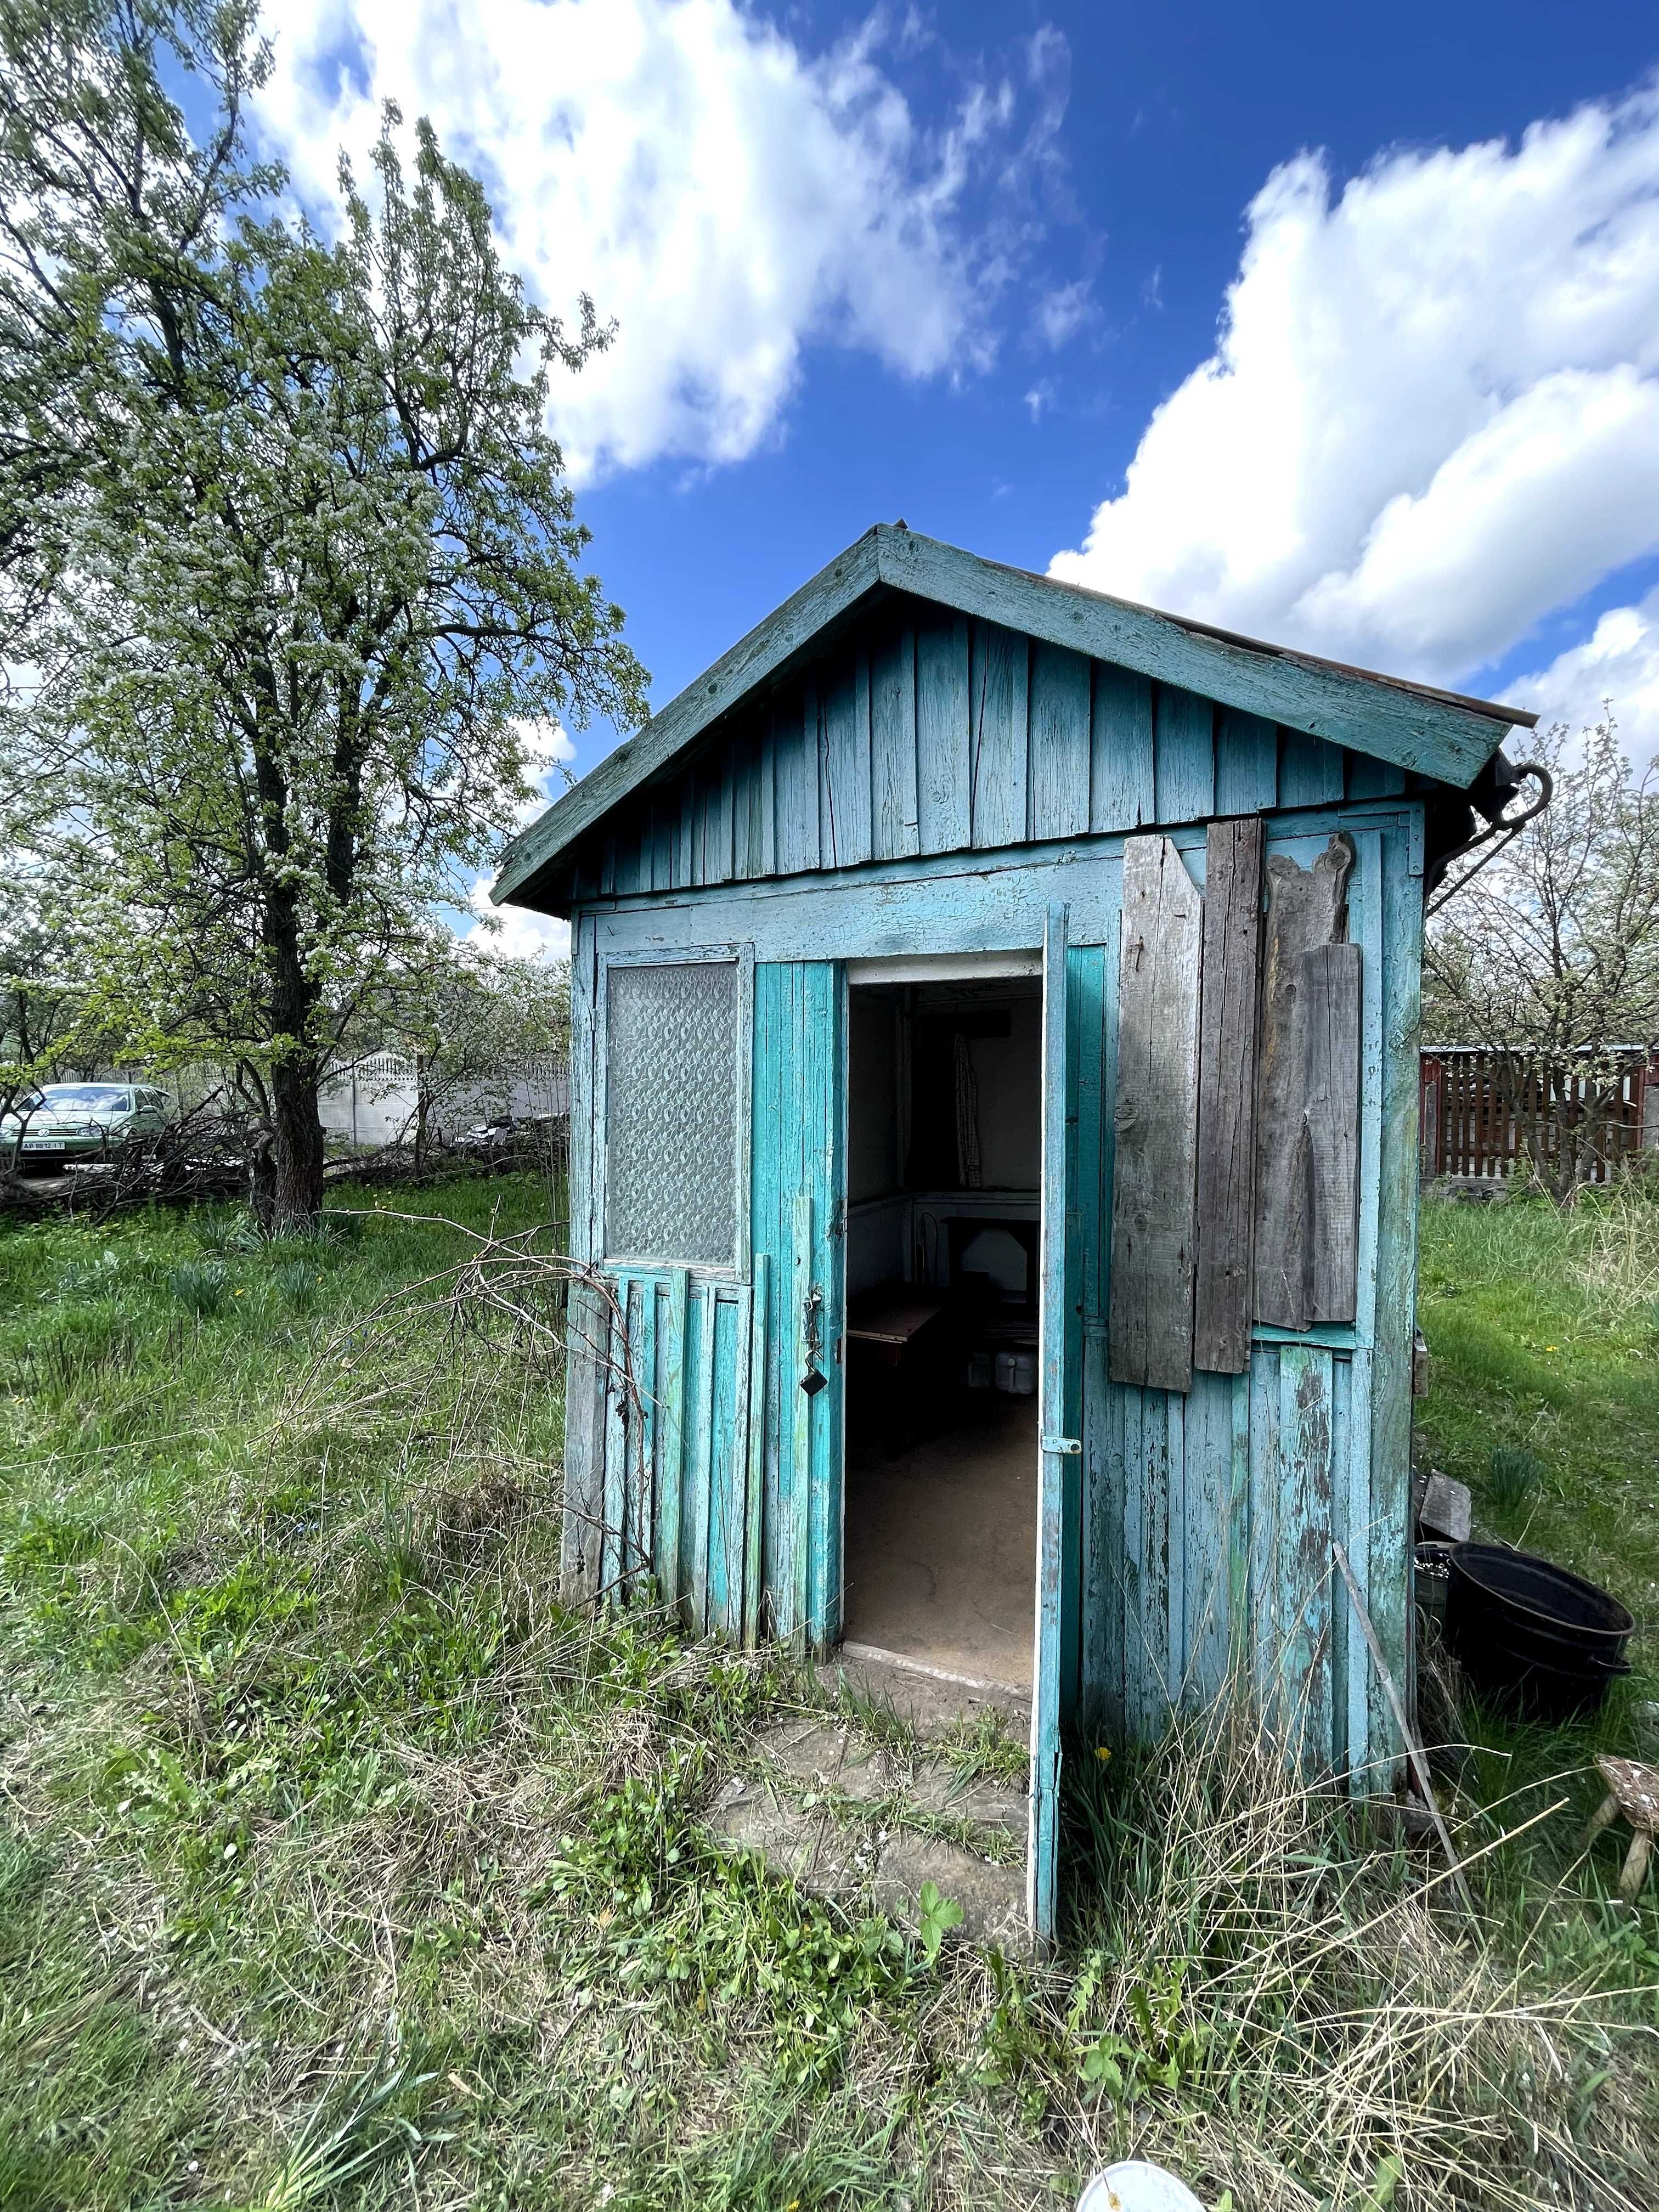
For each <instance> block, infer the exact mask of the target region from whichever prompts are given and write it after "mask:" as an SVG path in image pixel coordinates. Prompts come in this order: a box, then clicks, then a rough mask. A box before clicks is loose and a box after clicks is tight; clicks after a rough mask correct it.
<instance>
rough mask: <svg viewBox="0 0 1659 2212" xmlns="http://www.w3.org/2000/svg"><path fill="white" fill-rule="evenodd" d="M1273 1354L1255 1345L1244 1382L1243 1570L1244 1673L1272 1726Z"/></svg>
mask: <svg viewBox="0 0 1659 2212" xmlns="http://www.w3.org/2000/svg"><path fill="white" fill-rule="evenodd" d="M1279 1352H1280V1346H1278V1345H1276V1344H1261V1345H1258V1346H1256V1349H1255V1358H1253V1359H1252V1360H1251V1362H1250V1371H1249V1376H1247V1377H1246V1380H1247V1381H1248V1383H1249V1389H1250V1434H1249V1498H1250V1503H1249V1587H1248V1594H1247V1597H1246V1604H1245V1612H1246V1617H1247V1619H1248V1621H1249V1638H1248V1641H1247V1644H1246V1649H1247V1650H1248V1652H1249V1673H1250V1677H1251V1679H1252V1680H1254V1682H1255V1687H1256V1694H1257V1696H1258V1697H1259V1698H1260V1699H1261V1711H1262V1714H1263V1717H1265V1718H1266V1719H1267V1721H1268V1722H1269V1723H1271V1724H1272V1725H1273V1726H1274V1727H1277V1726H1279V1723H1280V1715H1279V1686H1280V1681H1281V1679H1282V1677H1281V1674H1280V1668H1279V1644H1280V1638H1281V1635H1282V1629H1281V1625H1280V1622H1279V1618H1278V1615H1277V1613H1276V1611H1275V1607H1276V1604H1277V1600H1278V1592H1279V1587H1280V1581H1279Z"/></svg>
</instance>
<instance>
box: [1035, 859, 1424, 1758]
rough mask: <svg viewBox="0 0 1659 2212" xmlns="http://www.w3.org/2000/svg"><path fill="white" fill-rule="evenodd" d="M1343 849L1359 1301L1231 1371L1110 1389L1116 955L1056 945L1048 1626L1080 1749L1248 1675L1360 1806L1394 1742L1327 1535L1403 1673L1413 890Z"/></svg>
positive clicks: (1124, 1735)
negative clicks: (1325, 1326) (1071, 1163)
mask: <svg viewBox="0 0 1659 2212" xmlns="http://www.w3.org/2000/svg"><path fill="white" fill-rule="evenodd" d="M1269 835H1270V840H1271V842H1270V848H1269V849H1270V852H1273V850H1274V848H1276V849H1277V856H1278V857H1279V858H1280V859H1294V860H1297V861H1298V862H1300V863H1301V864H1302V865H1303V866H1304V867H1308V866H1310V865H1311V864H1312V863H1313V862H1314V861H1316V860H1317V859H1318V858H1319V855H1320V852H1321V849H1322V844H1323V842H1324V841H1323V839H1322V838H1320V839H1315V838H1310V837H1305V836H1304V837H1297V838H1291V837H1287V836H1275V835H1274V834H1273V825H1269ZM1355 843H1356V846H1357V848H1358V856H1359V860H1360V862H1361V863H1362V866H1361V867H1360V868H1358V869H1357V871H1356V872H1355V874H1354V876H1353V878H1352V879H1351V884H1350V889H1351V890H1352V921H1351V926H1352V931H1353V934H1354V938H1355V939H1356V941H1357V944H1358V947H1359V948H1360V949H1361V951H1362V954H1363V958H1364V963H1365V975H1366V989H1367V992H1368V994H1369V995H1368V996H1367V997H1366V998H1365V999H1364V1002H1363V1007H1362V1016H1363V1018H1362V1024H1361V1026H1362V1032H1363V1038H1364V1042H1363V1049H1362V1058H1361V1090H1362V1093H1363V1097H1362V1112H1361V1130H1362V1143H1361V1165H1362V1170H1363V1175H1362V1185H1361V1187H1362V1190H1363V1191H1364V1192H1365V1193H1366V1194H1367V1195H1366V1197H1365V1199H1364V1204H1365V1206H1366V1207H1367V1208H1368V1209H1369V1210H1370V1217H1371V1218H1370V1229H1369V1231H1367V1233H1366V1234H1365V1235H1364V1236H1363V1237H1362V1239H1361V1247H1360V1262H1359V1278H1360V1281H1361V1284H1362V1286H1363V1295H1362V1297H1361V1298H1360V1299H1359V1301H1358V1310H1357V1311H1356V1314H1355V1317H1354V1322H1353V1324H1352V1328H1349V1329H1347V1330H1342V1329H1333V1330H1332V1331H1330V1332H1328V1336H1329V1339H1330V1340H1329V1341H1322V1342H1313V1343H1285V1342H1280V1341H1278V1340H1273V1338H1272V1337H1271V1335H1270V1334H1264V1333H1263V1332H1262V1331H1261V1329H1257V1330H1256V1331H1255V1334H1254V1336H1253V1340H1252V1343H1251V1346H1250V1360H1249V1368H1248V1370H1247V1371H1246V1372H1244V1373H1243V1374H1237V1375H1230V1374H1218V1373H1212V1372H1206V1371H1203V1370H1200V1371H1197V1372H1195V1373H1194V1376H1193V1378H1192V1386H1191V1389H1189V1390H1188V1392H1187V1393H1186V1394H1185V1395H1181V1394H1179V1393H1176V1392H1164V1391H1159V1390H1150V1389H1136V1388H1132V1387H1129V1386H1125V1385H1120V1384H1116V1383H1113V1382H1112V1381H1111V1380H1110V1378H1109V1374H1108V1366H1107V1328H1106V1323H1105V1319H1104V1309H1105V1307H1106V1306H1107V1305H1108V1304H1109V1299H1110V1291H1111V1285H1110V1282H1109V1272H1108V1265H1109V1240H1108V1237H1107V1235H1106V1234H1105V1225H1106V1224H1109V1221H1110V1219H1111V1218H1112V1215H1113V1212H1114V1210H1115V1130H1114V1127H1113V1124H1112V1112H1111V1108H1112V1100H1113V1097H1114V1094H1115V1090H1116V1051H1117V1043H1118V1024H1117V1019H1116V1010H1115V995H1116V990H1117V984H1118V956H1117V951H1116V948H1115V947H1114V948H1113V949H1112V950H1111V951H1103V950H1102V949H1100V948H1098V947H1094V946H1077V945H1073V949H1072V952H1071V956H1070V990H1069V1002H1070V1012H1071V1024H1072V1027H1071V1050H1070V1054H1069V1060H1070V1065H1071V1066H1072V1069H1073V1078H1072V1105H1071V1110H1072V1112H1073V1115H1074V1118H1075V1124H1076V1127H1075V1138H1074V1142H1075V1148H1076V1151H1075V1157H1076V1162H1077V1174H1076V1188H1075V1196H1076V1200H1077V1202H1078V1206H1079V1218H1080V1221H1081V1225H1082V1236H1083V1240H1084V1245H1085V1251H1084V1256H1083V1263H1082V1281H1083V1291H1082V1299H1081V1303H1082V1308H1083V1319H1084V1331H1085V1340H1084V1393H1083V1414H1082V1421H1083V1431H1082V1433H1083V1444H1084V1451H1083V1457H1082V1460H1081V1462H1079V1473H1080V1475H1081V1480H1082V1492H1083V1495H1082V1510H1081V1516H1080V1534H1079V1547H1080V1559H1079V1567H1080V1590H1079V1600H1078V1603H1077V1606H1076V1608H1075V1612H1074V1613H1073V1612H1068V1613H1066V1614H1065V1615H1064V1620H1065V1633H1066V1636H1067V1637H1068V1638H1071V1639H1073V1640H1072V1643H1071V1644H1070V1645H1069V1647H1068V1650H1067V1651H1066V1653H1064V1654H1063V1655H1062V1665H1063V1666H1066V1665H1069V1664H1070V1663H1071V1662H1072V1658H1073V1655H1074V1656H1075V1663H1076V1665H1077V1668H1078V1679H1079V1694H1078V1701H1077V1721H1078V1725H1079V1727H1080V1728H1081V1729H1082V1730H1083V1731H1084V1733H1085V1735H1086V1736H1087V1737H1088V1738H1089V1739H1090V1740H1102V1739H1104V1740H1107V1741H1113V1742H1123V1741H1136V1740H1145V1739H1146V1737H1147V1736H1148V1735H1151V1734H1152V1733H1153V1732H1155V1731H1156V1729H1158V1727H1159V1726H1160V1725H1161V1724H1162V1717H1163V1716H1164V1713H1165V1712H1166V1711H1167V1710H1168V1708H1169V1707H1170V1705H1172V1704H1201V1703H1204V1702H1206V1701H1207V1700H1208V1699H1212V1698H1213V1697H1214V1696H1216V1695H1218V1693H1219V1692H1222V1691H1223V1690H1224V1689H1225V1687H1226V1686H1227V1685H1228V1683H1229V1682H1230V1681H1231V1680H1236V1679H1237V1672H1236V1670H1237V1669H1239V1668H1243V1672H1244V1674H1246V1676H1248V1677H1253V1678H1254V1680H1255V1683H1256V1685H1257V1688H1258V1692H1259V1694H1260V1696H1261V1699H1262V1701H1263V1705H1264V1710H1266V1711H1268V1712H1269V1713H1270V1714H1271V1715H1272V1717H1273V1720H1274V1723H1275V1725H1277V1726H1278V1727H1279V1728H1280V1729H1282V1730H1283V1731H1284V1733H1285V1735H1286V1736H1287V1737H1288V1738H1289V1739H1290V1740H1291V1742H1292V1743H1293V1745H1294V1746H1295V1747H1297V1749H1298V1750H1299V1753H1300V1757H1301V1759H1302V1762H1303V1764H1304V1766H1305V1767H1306V1769H1307V1770H1308V1771H1310V1772H1314V1773H1319V1772H1326V1773H1334V1774H1347V1775H1349V1776H1350V1777H1351V1786H1352V1788H1353V1789H1354V1790H1356V1791H1358V1792H1363V1791H1364V1790H1373V1789H1377V1788H1384V1787H1388V1786H1389V1784H1390V1783H1391V1780H1392V1777H1393V1771H1394V1770H1393V1759H1392V1743H1393V1737H1394V1734H1395V1731H1394V1728H1393V1723H1392V1721H1391V1719H1390V1717H1389V1714H1388V1711H1387V1707H1386V1701H1385V1700H1384V1699H1383V1692H1382V1691H1381V1688H1380V1686H1378V1684H1377V1682H1376V1674H1375V1669H1374V1668H1372V1667H1371V1666H1370V1663H1369V1662H1368V1659H1367V1656H1366V1653H1365V1650H1364V1642H1363V1638H1360V1637H1359V1635H1358V1632H1357V1631H1354V1630H1352V1627H1351V1616H1352V1608H1351V1607H1346V1606H1344V1605H1340V1604H1336V1603H1334V1601H1333V1589H1334V1585H1333V1583H1332V1581H1331V1573H1330V1551H1329V1542H1330V1539H1331V1537H1332V1536H1333V1535H1334V1536H1335V1537H1336V1538H1338V1539H1339V1540H1340V1541H1341V1542H1342V1543H1343V1545H1344V1546H1345V1547H1346V1549H1347V1551H1348V1553H1349V1554H1350V1557H1351V1559H1352V1561H1353V1565H1354V1571H1355V1573H1356V1576H1357V1577H1359V1578H1360V1579H1361V1581H1362V1582H1363V1583H1364V1587H1365V1589H1366V1592H1367V1603H1368V1604H1369V1605H1370V1606H1371V1607H1372V1608H1373V1611H1374V1613H1376V1615H1377V1616H1378V1617H1379V1618H1380V1619H1381V1620H1382V1621H1383V1623H1384V1624H1385V1625H1384V1626H1383V1628H1382V1629H1381V1630H1380V1633H1381V1634H1382V1636H1383V1642H1384V1646H1385V1649H1386V1650H1387V1651H1388V1652H1389V1663H1390V1665H1391V1666H1393V1667H1394V1668H1395V1669H1396V1671H1397V1672H1399V1674H1400V1679H1401V1680H1405V1679H1407V1674H1408V1671H1409V1667H1408V1662H1409V1644H1410V1638H1409V1610H1410V1608H1409V1596H1408V1578H1409V1560H1410V1553H1409V1545H1408V1542H1407V1531H1406V1516H1407V1510H1408V1507H1407V1495H1408V1489H1409V1471H1408V1453H1407V1437H1408V1425H1409V1419H1410V1405H1409V1396H1408V1389H1409V1371H1408V1363H1407V1364H1405V1365H1401V1364H1400V1363H1401V1354H1402V1350H1403V1349H1404V1348H1405V1347H1406V1345H1407V1340H1408V1339H1409V1308H1410V1300H1409V1297H1408V1295H1407V1294H1406V1293H1405V1292H1404V1291H1402V1290H1401V1284H1402V1281H1403V1280H1404V1277H1405V1274H1406V1273H1407V1271H1408V1267H1409V1255H1408V1250H1407V1244H1406V1238H1407V1236H1408V1234H1409V1229H1410V1222H1409V1218H1408V1217H1409V1214H1410V1210H1411V1209H1410V1206H1409V1200H1408V1195H1407V1193H1406V1191H1405V1190H1404V1188H1402V1186H1401V1182H1400V1164H1401V1144H1402V1140H1405V1141H1408V1139H1406V1133H1405V1132H1404V1130H1403V1129H1402V1128H1401V1127H1399V1126H1398V1124H1397V1121H1396V1106H1397V1105H1403V1103H1405V1099H1406V1097H1407V1096H1408V1092H1409V1085H1410V1081H1411V1077H1412V1074H1413V1066H1412V1045H1411V1024H1412V1019H1413V1003H1412V1000H1413V994H1414V991H1415V981H1414V977H1415V960H1416V951H1415V945H1416V940H1415V937H1414V934H1413V932H1414V930H1415V927H1416V924H1415V920H1414V915H1413V905H1412V901H1413V896H1415V894H1416V892H1417V890H1418V886H1417V884H1415V883H1414V882H1413V880H1412V879H1411V878H1409V876H1408V875H1407V873H1406V866H1407V860H1408V858H1409V853H1410V840H1409V837H1408V836H1407V832H1406V829H1405V827H1404V825H1403V824H1402V825H1401V828H1400V829H1399V831H1398V832H1397V833H1395V832H1392V831H1391V832H1389V835H1388V836H1383V835H1380V834H1379V833H1378V832H1377V831H1376V830H1366V831H1361V832H1359V833H1358V834H1357V835H1356V837H1355ZM1211 895H1212V896H1213V886H1212V888H1211ZM1378 979H1381V981H1380V982H1379V980H1378ZM1385 1023H1386V1027H1385ZM1388 1039H1392V1040H1393V1042H1391V1043H1389V1042H1387V1041H1386V1040H1388ZM1407 1170H1409V1158H1407ZM1091 1253H1092V1256H1091ZM1399 1311H1403V1312H1404V1313H1405V1314H1406V1316H1407V1323H1406V1326H1405V1331H1404V1337H1403V1339H1402V1338H1401V1329H1400V1327H1399V1325H1398V1312H1399ZM1374 1334H1375V1338H1376V1343H1375V1347H1374V1346H1373V1335H1374ZM1064 1679H1065V1675H1064V1674H1062V1680H1064Z"/></svg>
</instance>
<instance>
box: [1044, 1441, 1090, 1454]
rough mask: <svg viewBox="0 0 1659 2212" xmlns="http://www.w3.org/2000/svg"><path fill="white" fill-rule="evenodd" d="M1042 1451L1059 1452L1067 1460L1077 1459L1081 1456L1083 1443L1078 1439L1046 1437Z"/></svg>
mask: <svg viewBox="0 0 1659 2212" xmlns="http://www.w3.org/2000/svg"><path fill="white" fill-rule="evenodd" d="M1042 1449H1043V1450H1044V1451H1048V1452H1058V1453H1060V1455H1061V1457H1062V1458H1065V1459H1076V1458H1079V1457H1080V1456H1081V1454H1082V1451H1083V1443H1082V1439H1081V1438H1080V1437H1043V1439H1042Z"/></svg>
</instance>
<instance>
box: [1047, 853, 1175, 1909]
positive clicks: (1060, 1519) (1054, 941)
mask: <svg viewBox="0 0 1659 2212" xmlns="http://www.w3.org/2000/svg"><path fill="white" fill-rule="evenodd" d="M1179 865H1180V862H1179V860H1177V861H1176V866H1179ZM1068 983H1069V975H1068V970H1067V960H1066V909H1065V908H1064V907H1063V906H1059V905H1056V906H1054V907H1053V908H1051V909H1050V910H1049V915H1048V928H1047V931H1046V933H1045V937H1044V942H1043V954H1042V1158H1043V1171H1044V1182H1045V1183H1046V1184H1047V1185H1048V1188H1050V1189H1051V1190H1052V1189H1054V1188H1058V1189H1059V1190H1060V1192H1061V1193H1064V1192H1065V1191H1066V1190H1067V1189H1068V1188H1071V1187H1072V1186H1073V1180H1074V1177H1075V1173H1076V1158H1075V1149H1074V1145H1073V1130H1074V1127H1075V1123H1076V1115H1075V1111H1074V1100H1075V1092H1076V1086H1075V1083H1074V1082H1073V1079H1072V1076H1071V1072H1070V1067H1069V1061H1070V1057H1071V1053H1070V1048H1071V1043H1072V1038H1073V1024H1072V1022H1071V1018H1070V1015H1069V1012H1068V1007H1067V998H1068ZM1079 1229H1080V1223H1079V1221H1078V1219H1077V1218H1076V1215H1075V1212H1074V1210H1073V1208H1072V1207H1071V1206H1068V1205H1066V1204H1057V1205H1056V1204H1050V1205H1048V1206H1044V1208H1043V1210H1042V1267H1041V1299H1040V1307H1039V1310H1040V1332H1041V1340H1042V1376H1041V1383H1040V1395H1039V1398H1038V1403H1037V1429H1038V1434H1039V1437H1040V1438H1041V1439H1042V1443H1040V1445H1039V1450H1038V1455H1037V1591H1036V1596H1037V1656H1036V1681H1035V1684H1034V1689H1035V1696H1034V1698H1033V1699H1032V1710H1031V1789H1030V1832H1029V1835H1028V1837H1027V1843H1026V1856H1025V1881H1026V1904H1027V1910H1028V1917H1029V1919H1030V1929H1031V1934H1032V1936H1033V1938H1034V1939H1035V1941H1036V1942H1038V1943H1039V1944H1042V1945H1047V1944H1048V1943H1049V1942H1052V1941H1053V1938H1054V1921H1055V1911H1056V1893H1057V1880H1058V1867H1059V1851H1060V1730H1061V1726H1062V1721H1063V1719H1064V1717H1065V1716H1064V1714H1063V1711H1062V1707H1063V1705H1065V1703H1066V1694H1065V1687H1064V1686H1063V1682H1062V1677H1063V1676H1064V1675H1065V1674H1066V1672H1067V1671H1068V1670H1067V1669H1066V1666H1065V1664H1064V1660H1063V1648H1064V1647H1065V1645H1066V1644H1068V1643H1070V1642H1072V1641H1073V1638H1074V1635H1075V1631H1074V1630H1072V1631H1071V1632H1070V1633H1068V1626H1069V1619H1068V1617H1074V1616H1075V1613H1076V1608H1077V1585H1076V1580H1075V1577H1073V1576H1070V1575H1068V1574H1067V1572H1066V1566H1067V1553H1068V1551H1069V1550H1070V1549H1072V1548H1073V1547H1074V1546H1075V1543H1076V1533H1075V1532H1076V1527H1077V1516H1076V1511H1075V1497H1076V1492H1077V1464H1078V1455H1074V1454H1073V1453H1070V1452H1066V1451H1062V1450H1059V1449H1048V1447H1049V1446H1054V1445H1058V1444H1059V1443H1061V1442H1062V1441H1064V1440H1066V1439H1068V1438H1069V1439H1073V1440H1075V1439H1076V1438H1077V1437H1078V1435H1079V1415H1080V1414H1081V1412H1082V1381H1083V1378H1082V1373H1081V1360H1080V1357H1079V1355H1080V1352H1081V1349H1082V1345H1081V1335H1082V1333H1081V1330H1080V1329H1079V1328H1078V1327H1077V1319H1078V1316H1077V1314H1076V1310H1075V1305H1074V1301H1073V1287H1074V1277H1073V1266H1072V1256H1073V1255H1072V1249H1071V1248H1072V1247H1073V1244H1074V1243H1075V1241H1076V1239H1077V1237H1078V1235H1079ZM1068 1498H1069V1499H1070V1500H1071V1501H1072V1502H1073V1510H1072V1511H1071V1512H1069V1513H1068V1511H1067V1510H1066V1509H1067V1504H1068ZM1068 1537H1069V1539H1070V1541H1069V1543H1068Z"/></svg>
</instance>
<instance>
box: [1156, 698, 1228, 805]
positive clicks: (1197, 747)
mask: <svg viewBox="0 0 1659 2212" xmlns="http://www.w3.org/2000/svg"><path fill="white" fill-rule="evenodd" d="M1152 714H1153V731H1152V760H1153V769H1152V791H1153V803H1154V805H1155V807H1156V809H1157V815H1156V818H1157V820H1158V822H1160V823H1165V824H1167V823H1174V822H1201V821H1202V820H1203V819H1204V817H1205V816H1206V814H1213V813H1214V811H1215V708H1214V705H1213V704H1212V702H1211V701H1210V700H1208V699H1201V698H1200V696H1198V694H1197V693H1196V692H1195V691H1183V690H1180V689H1179V688H1178V687H1177V686H1176V685H1175V684H1158V685H1156V686H1155V687H1154V690H1153V693H1152Z"/></svg>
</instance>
